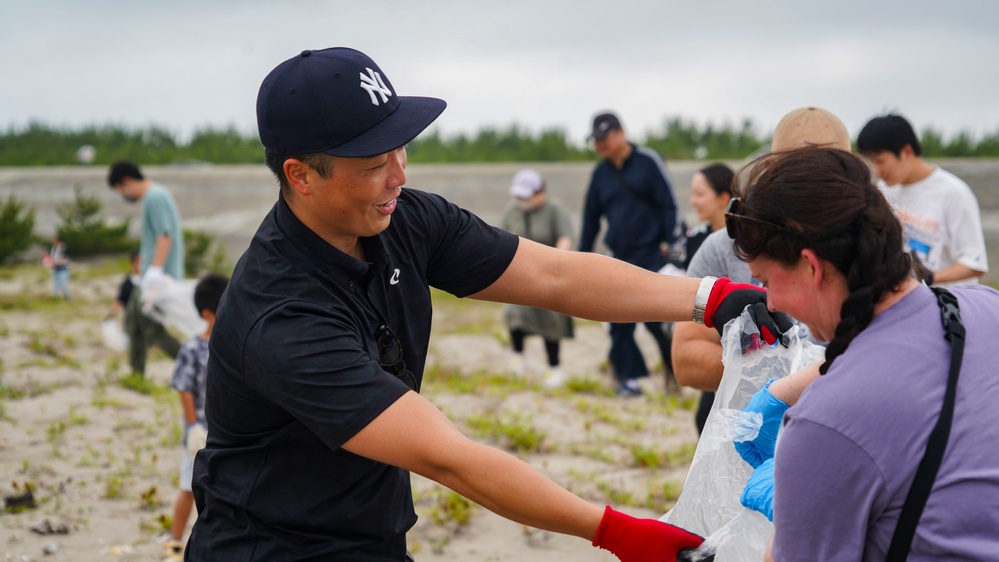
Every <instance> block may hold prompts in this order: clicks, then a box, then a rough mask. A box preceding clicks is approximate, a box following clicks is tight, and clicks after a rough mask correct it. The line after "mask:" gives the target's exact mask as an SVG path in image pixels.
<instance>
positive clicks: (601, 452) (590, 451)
mask: <svg viewBox="0 0 999 562" xmlns="http://www.w3.org/2000/svg"><path fill="white" fill-rule="evenodd" d="M569 452H570V453H572V454H573V455H580V456H583V457H587V458H590V459H593V460H597V461H601V462H605V463H607V464H614V463H615V462H616V461H617V459H615V458H614V455H612V454H611V452H610V451H609V450H608V449H607V448H606V447H603V446H601V445H578V444H577V445H573V446H572V447H570V448H569Z"/></svg>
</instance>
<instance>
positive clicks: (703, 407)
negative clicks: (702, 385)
mask: <svg viewBox="0 0 999 562" xmlns="http://www.w3.org/2000/svg"><path fill="white" fill-rule="evenodd" d="M714 403H715V393H714V392H707V391H705V392H702V393H701V401H700V403H698V404H697V413H696V414H694V423H696V424H697V434H698V435H700V434H702V433H704V424H705V423H707V422H708V414H710V413H711V405H712V404H714Z"/></svg>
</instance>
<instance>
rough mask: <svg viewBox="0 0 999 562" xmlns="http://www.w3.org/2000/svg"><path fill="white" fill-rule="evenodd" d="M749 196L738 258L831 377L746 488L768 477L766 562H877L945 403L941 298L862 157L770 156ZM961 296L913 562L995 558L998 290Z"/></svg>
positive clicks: (826, 152)
mask: <svg viewBox="0 0 999 562" xmlns="http://www.w3.org/2000/svg"><path fill="white" fill-rule="evenodd" d="M747 182H748V184H749V186H750V187H749V189H743V190H742V192H743V193H747V194H748V195H747V196H746V197H745V199H743V200H740V201H737V202H736V203H735V204H733V206H732V208H731V212H730V213H729V215H728V217H727V220H728V223H729V228H730V229H731V230H732V231H733V238H735V244H736V250H737V252H738V253H739V254H740V256H741V257H742V258H743V259H746V260H747V261H748V262H749V268H750V270H751V272H752V274H753V277H755V278H756V279H758V280H760V281H761V282H763V283H764V285H765V286H766V287H767V289H768V301H769V306H770V307H771V308H772V309H776V310H781V311H784V312H787V313H788V314H791V315H792V316H794V317H795V318H797V319H799V320H801V321H803V322H804V323H805V324H807V325H808V327H809V328H810V329H811V331H812V334H813V335H815V336H816V337H817V338H819V339H822V340H824V341H828V342H829V346H828V348H827V350H826V358H825V363H823V364H822V366H821V367H820V372H821V373H822V376H819V377H818V378H817V380H815V381H814V382H813V383H811V384H810V385H809V386H808V388H807V389H806V390H805V391H804V392H803V393H802V394H801V397H800V399H799V400H798V402H797V404H795V405H794V406H792V407H791V408H790V409H788V410H787V413H786V415H785V417H784V427H783V429H782V430H781V438H780V442H779V444H778V446H777V449H776V455H775V457H774V458H773V459H772V460H768V461H766V462H764V463H763V464H760V465H759V467H760V468H758V469H757V474H755V475H754V477H753V479H751V480H750V482H751V484H752V483H753V482H754V480H761V478H759V476H760V473H761V471H763V470H766V469H767V467H768V466H769V467H770V470H772V471H773V472H772V475H773V476H772V483H773V488H772V490H773V494H772V501H773V503H772V506H768V508H769V509H767V510H764V509H761V511H768V510H769V511H771V515H772V519H773V522H774V537H773V542H772V545H771V547H772V548H771V550H770V551H769V552H768V559H773V560H778V561H781V562H783V561H791V560H809V561H812V560H850V561H856V560H864V561H882V560H884V559H885V555H886V552H887V550H888V545H889V544H890V543H891V539H892V535H893V533H894V532H895V527H896V525H897V523H898V518H899V514H900V512H901V510H902V505H903V503H904V502H905V498H906V495H907V494H908V492H909V489H910V487H911V486H912V482H913V478H914V476H915V473H916V469H917V467H918V466H919V462H920V460H921V459H922V457H923V454H924V452H925V450H926V445H927V439H928V437H929V434H930V431H931V430H932V429H933V427H934V425H935V424H936V422H937V420H938V418H939V415H940V410H941V407H942V405H943V401H944V398H943V397H944V390H945V387H946V384H947V378H948V369H949V364H950V357H951V346H950V344H949V343H948V342H947V341H946V340H945V339H944V330H943V327H942V323H941V315H940V309H939V306H938V304H937V300H936V297H935V295H934V294H933V293H932V292H931V291H930V289H929V288H928V287H926V286H925V285H922V284H920V283H919V282H917V281H916V280H915V278H914V277H913V276H912V274H911V269H912V263H911V261H910V258H909V257H908V256H907V255H906V254H905V253H904V252H903V250H902V249H903V244H902V242H903V240H902V232H901V227H900V226H899V223H898V221H897V220H896V219H895V217H894V215H893V214H892V211H891V209H890V207H889V206H888V203H887V202H886V201H885V199H884V197H883V196H882V195H881V194H880V192H879V191H878V190H877V189H876V188H874V186H873V185H872V182H871V177H870V171H869V168H868V166H867V165H866V164H865V163H864V162H863V161H862V160H860V159H859V158H858V157H856V156H853V155H851V154H849V153H847V152H844V151H840V150H835V149H822V148H811V149H803V150H799V151H795V152H790V153H785V154H780V155H768V156H767V157H766V160H762V161H759V162H757V165H756V166H755V167H754V169H753V171H752V172H751V174H750V175H749V177H748V179H747ZM951 290H952V292H953V293H954V295H955V296H956V297H957V299H958V303H959V306H960V310H961V316H962V318H963V322H964V325H965V327H966V329H967V339H966V345H965V350H964V360H963V365H962V368H961V372H960V379H959V382H958V386H957V397H956V402H955V413H954V421H953V426H952V428H951V431H950V440H949V442H948V444H947V447H946V450H945V453H944V456H943V461H942V464H941V467H940V471H939V473H938V474H937V476H936V478H935V480H934V484H933V487H932V491H931V493H930V496H929V500H928V501H927V504H926V507H925V510H924V511H923V513H922V517H921V519H920V520H919V525H918V527H917V528H916V534H915V537H914V539H913V541H912V548H911V551H910V554H909V558H908V559H909V560H910V561H916V560H996V559H999V508H997V506H999V446H997V443H999V409H997V408H996V405H997V404H999V376H996V365H999V345H996V335H997V334H999V292H997V291H995V290H994V289H991V288H988V287H984V286H980V285H968V286H960V287H953V288H952V289H951ZM761 392H762V395H765V392H763V391H761ZM754 400H755V399H754ZM777 419H778V420H779V419H780V417H779V416H778V417H777ZM744 458H745V455H744ZM753 464H754V465H755V464H756V463H753ZM762 480H765V479H762ZM748 491H749V488H747V492H748ZM744 500H745V496H744ZM754 507H755V506H754Z"/></svg>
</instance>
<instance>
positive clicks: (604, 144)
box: [594, 129, 628, 158]
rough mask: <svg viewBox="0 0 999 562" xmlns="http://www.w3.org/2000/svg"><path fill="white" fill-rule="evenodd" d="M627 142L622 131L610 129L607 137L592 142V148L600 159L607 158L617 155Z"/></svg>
mask: <svg viewBox="0 0 999 562" xmlns="http://www.w3.org/2000/svg"><path fill="white" fill-rule="evenodd" d="M627 143H628V141H627V139H625V137H624V129H612V130H610V131H609V132H608V133H607V136H605V137H604V138H602V139H600V140H594V148H596V151H597V154H599V155H600V157H601V158H608V157H610V156H613V155H615V154H618V153H619V152H620V151H621V149H622V148H623V147H624V145H625V144H627Z"/></svg>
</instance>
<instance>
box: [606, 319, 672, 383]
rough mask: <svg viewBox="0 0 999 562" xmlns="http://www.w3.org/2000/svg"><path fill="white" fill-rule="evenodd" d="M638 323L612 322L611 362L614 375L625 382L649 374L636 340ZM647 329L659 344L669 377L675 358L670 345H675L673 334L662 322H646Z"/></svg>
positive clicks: (668, 376) (619, 380)
mask: <svg viewBox="0 0 999 562" xmlns="http://www.w3.org/2000/svg"><path fill="white" fill-rule="evenodd" d="M636 325H637V324H611V325H610V336H611V347H610V363H611V366H612V367H613V368H614V377H615V378H617V380H618V382H621V383H623V382H624V381H626V380H628V379H638V378H642V377H647V376H649V369H648V368H647V367H646V366H645V359H644V358H643V357H642V351H641V350H640V349H639V348H638V343H637V342H636V341H635V326H636ZM645 329H646V330H648V331H649V333H650V334H652V337H653V338H654V339H655V340H656V345H657V346H659V353H660V355H662V358H663V366H664V367H665V369H666V376H667V379H669V378H670V377H672V375H673V360H672V358H671V356H670V346H672V345H673V337H672V334H668V333H667V332H666V330H665V329H664V324H663V323H662V322H646V323H645Z"/></svg>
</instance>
